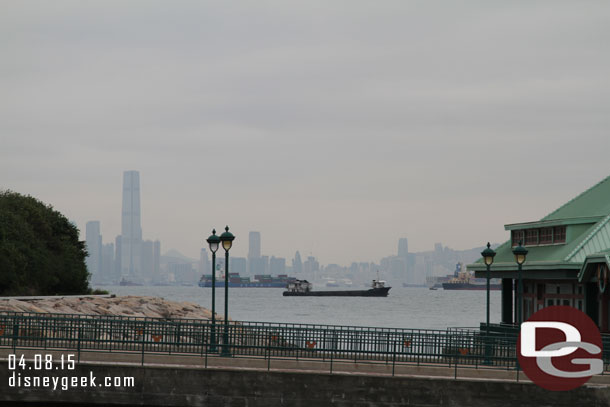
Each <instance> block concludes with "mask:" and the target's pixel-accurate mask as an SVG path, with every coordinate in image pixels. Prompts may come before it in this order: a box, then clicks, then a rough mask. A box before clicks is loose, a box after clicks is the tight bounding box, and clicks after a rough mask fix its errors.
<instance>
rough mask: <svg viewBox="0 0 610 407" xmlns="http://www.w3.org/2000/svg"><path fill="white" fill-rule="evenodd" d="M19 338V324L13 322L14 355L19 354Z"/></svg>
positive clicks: (15, 321)
mask: <svg viewBox="0 0 610 407" xmlns="http://www.w3.org/2000/svg"><path fill="white" fill-rule="evenodd" d="M18 336H19V323H18V322H17V319H16V318H15V319H14V320H13V354H15V353H17V337H18Z"/></svg>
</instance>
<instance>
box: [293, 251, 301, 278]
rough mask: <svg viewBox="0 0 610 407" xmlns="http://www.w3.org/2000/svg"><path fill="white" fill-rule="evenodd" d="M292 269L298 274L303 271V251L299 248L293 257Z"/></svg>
mask: <svg viewBox="0 0 610 407" xmlns="http://www.w3.org/2000/svg"><path fill="white" fill-rule="evenodd" d="M292 271H293V272H294V273H296V274H299V273H302V272H303V263H302V262H301V253H299V251H298V250H297V252H296V253H295V254H294V259H292Z"/></svg>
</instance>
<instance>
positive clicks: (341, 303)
mask: <svg viewBox="0 0 610 407" xmlns="http://www.w3.org/2000/svg"><path fill="white" fill-rule="evenodd" d="M96 288H100V289H105V290H108V291H109V292H110V293H111V294H116V295H138V296H155V297H162V298H164V299H166V300H171V301H178V302H183V301H188V302H193V303H196V304H199V305H202V306H204V307H206V308H210V309H211V308H212V289H211V288H201V287H196V286H186V287H182V286H102V287H96ZM283 291H284V290H283V289H281V288H229V317H230V318H231V319H233V320H238V321H259V322H285V323H302V324H323V325H349V326H369V327H387V328H409V329H446V328H448V327H478V326H479V324H480V323H481V322H484V321H485V308H486V291H455V290H449V291H445V290H442V289H439V290H436V291H432V290H429V289H427V288H410V287H406V288H405V287H393V288H392V289H391V290H390V294H389V296H388V297H284V296H282V292H283ZM500 302H501V298H500V291H491V293H490V321H491V322H492V323H494V322H499V321H500V313H501V309H500ZM216 312H217V313H218V314H223V313H224V288H223V289H219V288H217V289H216Z"/></svg>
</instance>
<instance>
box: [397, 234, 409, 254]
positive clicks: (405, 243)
mask: <svg viewBox="0 0 610 407" xmlns="http://www.w3.org/2000/svg"><path fill="white" fill-rule="evenodd" d="M408 254H409V239H407V238H406V237H401V238H400V239H398V257H403V258H406V257H407V255H408Z"/></svg>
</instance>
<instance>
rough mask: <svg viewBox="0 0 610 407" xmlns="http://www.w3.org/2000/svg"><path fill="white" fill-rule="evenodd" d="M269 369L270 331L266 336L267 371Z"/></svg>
mask: <svg viewBox="0 0 610 407" xmlns="http://www.w3.org/2000/svg"><path fill="white" fill-rule="evenodd" d="M269 370H271V332H269V334H268V337H267V371H269Z"/></svg>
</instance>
